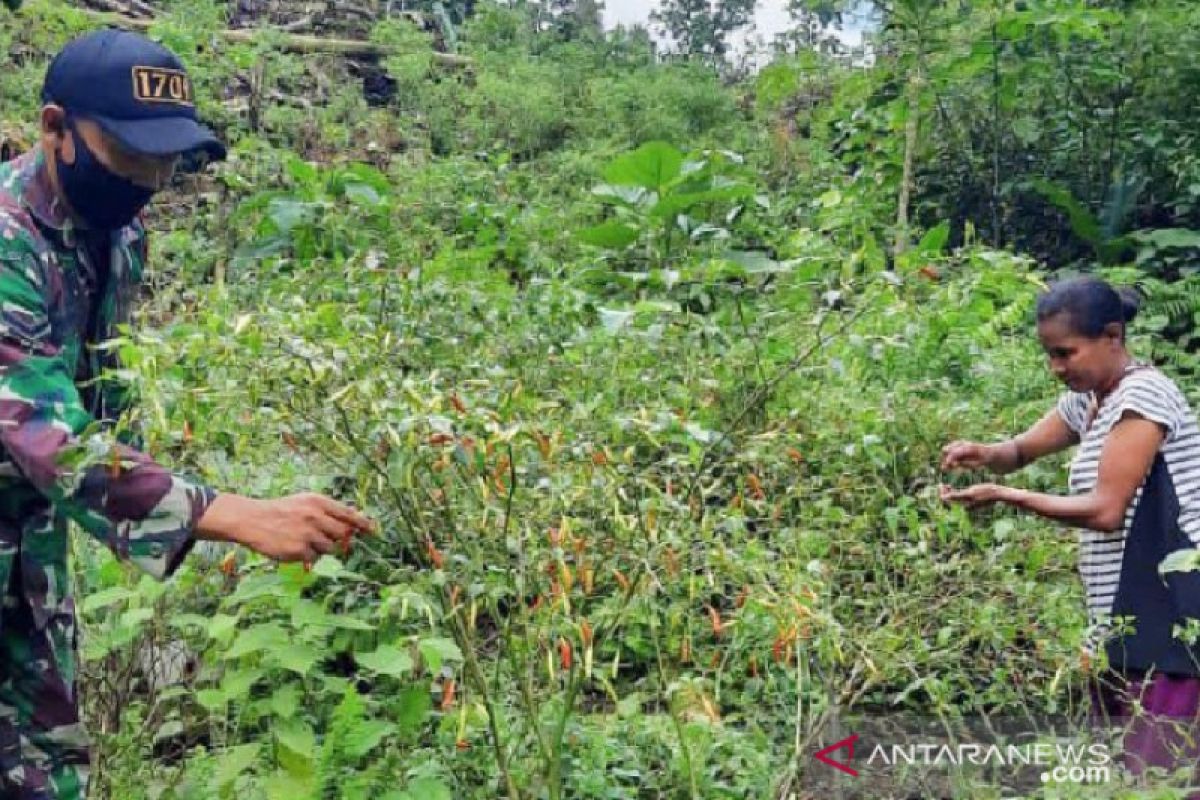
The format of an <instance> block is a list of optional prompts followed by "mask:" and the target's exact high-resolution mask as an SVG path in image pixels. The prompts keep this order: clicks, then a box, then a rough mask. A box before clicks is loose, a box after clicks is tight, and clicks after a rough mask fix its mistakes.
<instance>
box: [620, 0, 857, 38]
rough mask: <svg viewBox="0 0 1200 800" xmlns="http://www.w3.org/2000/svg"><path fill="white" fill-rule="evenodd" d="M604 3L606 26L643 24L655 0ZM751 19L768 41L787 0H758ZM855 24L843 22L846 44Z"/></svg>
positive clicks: (784, 19) (781, 24) (780, 24)
mask: <svg viewBox="0 0 1200 800" xmlns="http://www.w3.org/2000/svg"><path fill="white" fill-rule="evenodd" d="M604 3H605V5H604V24H605V26H606V27H609V28H611V27H613V26H614V25H620V24H624V25H632V24H637V23H641V24H643V25H644V24H647V23H648V21H649V19H650V12H651V11H652V10H653V9H654V8H655V7H656V6H657V5H658V2H657V0H604ZM754 23H755V28H756V34H757V35H759V36H761V37H762V38H763V40H764V41H766V42H770V41H771V39H772V38H773V37H774V36H775V34H776V33H779V32H780V31H783V30H785V29H786V28H787V27H788V23H789V20H788V13H787V0H758V11H757V13H756V14H755V18H754ZM855 27H856V26H855V25H854V23H853V22H850V23H849V24H848V25H847V28H848V29H849V30H846V31H844V32H843V38H844V39H845V40H846V41H847V43H848V44H852V45H853V44H857V43H858V42H859V41H860V40H861V36H860V35H859V31H858V30H856V29H855ZM740 38H744V37H739V39H740Z"/></svg>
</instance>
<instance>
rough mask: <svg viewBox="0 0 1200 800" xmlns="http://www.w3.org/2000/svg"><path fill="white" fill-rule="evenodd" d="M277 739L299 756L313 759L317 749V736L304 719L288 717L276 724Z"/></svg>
mask: <svg viewBox="0 0 1200 800" xmlns="http://www.w3.org/2000/svg"><path fill="white" fill-rule="evenodd" d="M274 733H275V739H276V741H278V742H279V744H280V745H282V746H283V747H286V748H287V749H288V750H291V751H292V752H293V753H295V754H296V755H298V756H301V757H303V758H306V759H308V760H310V761H311V760H312V758H313V756H314V754H315V753H316V751H317V736H316V734H315V733H313V729H312V727H311V726H310V725H309V724H308V723H307V722H305V721H304V720H302V719H288V720H284V721H282V722H278V723H276V724H275V728H274Z"/></svg>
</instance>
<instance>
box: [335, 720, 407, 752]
mask: <svg viewBox="0 0 1200 800" xmlns="http://www.w3.org/2000/svg"><path fill="white" fill-rule="evenodd" d="M395 732H396V726H395V725H393V724H392V723H390V722H382V721H379V720H363V721H361V722H359V723H357V724H356V725H354V727H352V728H351V729H350V730H349V731H347V732H346V736H345V739H344V740H343V744H344V745H345V748H346V752H347V753H348V754H349V755H350V756H351V757H353V758H362V757H363V756H365V755H366V754H367V753H369V752H371V751H372V750H373V749H375V747H377V746H378V745H379V743H380V742H382V741H383V739H384V737H385V736H387V735H388V734H390V733H395Z"/></svg>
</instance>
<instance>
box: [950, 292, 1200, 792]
mask: <svg viewBox="0 0 1200 800" xmlns="http://www.w3.org/2000/svg"><path fill="white" fill-rule="evenodd" d="M1137 309H1138V301H1137V296H1136V295H1135V294H1133V293H1132V292H1118V291H1117V290H1115V289H1113V287H1112V286H1110V285H1109V284H1107V283H1105V282H1104V281H1102V280H1099V279H1097V278H1092V277H1084V278H1076V279H1072V280H1068V281H1064V282H1061V283H1058V284H1055V285H1054V286H1053V287H1051V289H1050V291H1049V292H1047V293H1046V294H1044V295H1042V296H1041V297H1040V298H1039V299H1038V306H1037V320H1038V325H1037V331H1038V338H1039V339H1040V340H1041V344H1042V347H1043V349H1044V350H1045V352H1046V355H1047V358H1048V360H1049V366H1050V369H1051V371H1052V372H1053V373H1054V375H1055V377H1057V378H1058V379H1059V380H1061V381H1062V382H1063V383H1064V384H1066V386H1067V389H1068V391H1066V392H1065V393H1063V395H1062V396H1061V397H1060V398H1059V401H1058V403H1057V404H1056V407H1055V408H1053V409H1051V410H1050V411H1049V412H1048V413H1047V414H1046V415H1045V416H1044V417H1042V419H1040V420H1039V421H1038V422H1037V423H1036V424H1034V425H1033V426H1032V427H1031V428H1030V429H1029V430H1027V431H1025V432H1024V433H1022V434H1020V435H1018V436H1016V437H1014V438H1012V439H1009V440H1007V441H1004V442H1001V443H999V444H979V443H976V442H964V441H957V442H952V443H951V444H949V445H947V446H946V447H945V449H944V450H943V453H942V466H943V468H944V469H980V468H986V469H990V470H991V471H993V472H996V473H999V474H1004V473H1008V472H1012V471H1015V470H1017V469H1020V468H1021V467H1023V466H1025V465H1026V464H1028V463H1030V462H1031V461H1033V460H1035V459H1037V458H1040V457H1042V456H1046V455H1049V454H1051V453H1056V452H1058V451H1061V450H1065V449H1066V448H1068V447H1071V446H1072V445H1079V448H1078V450H1077V451H1076V453H1075V455H1074V458H1073V459H1072V461H1071V466H1070V471H1069V485H1070V494H1069V495H1067V496H1061V495H1051V494H1042V493H1038V492H1031V491H1026V490H1023V489H1017V488H1013V487H1009V486H1003V485H999V484H995V483H984V484H977V485H975V486H971V487H969V488H967V489H962V490H957V491H955V490H951V489H948V488H946V487H943V488H942V490H941V495H942V499H943V500H944V501H946V502H951V503H962V504H965V505H967V506H968V507H979V506H985V505H991V504H994V503H1004V504H1007V505H1010V506H1013V507H1015V508H1018V509H1021V510H1023V511H1028V512H1032V513H1034V514H1037V515H1039V516H1042V517H1045V518H1048V519H1052V520H1056V521H1058V522H1062V523H1064V524H1067V525H1069V526H1072V527H1076V528H1079V529H1080V530H1079V545H1080V562H1079V573H1080V576H1081V577H1082V579H1083V584H1084V588H1085V589H1086V592H1087V608H1088V617H1089V622H1090V623H1091V626H1090V630H1089V635H1088V637H1087V640H1086V641H1085V643H1084V651H1085V653H1087V654H1088V655H1089V656H1090V655H1094V654H1095V653H1096V652H1097V650H1098V649H1099V648H1100V647H1102V646H1103V647H1104V649H1105V652H1106V655H1107V656H1108V664H1109V668H1108V670H1107V671H1106V673H1105V674H1104V675H1102V676H1099V679H1098V680H1097V681H1096V682H1095V683H1094V684H1093V686H1092V702H1093V711H1094V712H1095V713H1096V714H1097V715H1099V716H1107V717H1110V718H1111V717H1118V718H1120V717H1125V718H1128V717H1130V716H1131V715H1132V712H1133V709H1134V706H1133V705H1132V701H1133V700H1135V699H1136V700H1140V707H1141V708H1142V710H1143V711H1144V712H1147V714H1149V715H1153V717H1155V718H1158V719H1160V720H1161V719H1162V718H1166V717H1170V718H1174V719H1176V720H1177V719H1179V718H1184V719H1185V720H1186V721H1187V722H1188V727H1189V728H1191V732H1192V735H1193V736H1194V737H1200V724H1197V723H1198V721H1200V644H1197V645H1189V644H1187V642H1186V641H1184V640H1183V639H1181V638H1176V637H1175V636H1174V632H1173V628H1174V626H1175V625H1176V624H1179V625H1185V624H1186V622H1187V620H1188V619H1190V618H1200V573H1192V572H1189V573H1179V572H1176V573H1167V574H1166V575H1164V576H1160V574H1159V572H1158V566H1159V564H1160V563H1161V561H1162V559H1163V558H1165V557H1166V556H1167V555H1168V554H1169V553H1171V552H1174V551H1176V550H1180V549H1188V548H1192V547H1195V546H1196V545H1200V428H1197V424H1196V417H1195V415H1194V414H1193V412H1192V410H1191V408H1190V406H1189V404H1188V402H1187V400H1186V398H1185V397H1184V396H1183V393H1182V392H1180V390H1179V388H1178V387H1177V386H1176V385H1175V383H1174V382H1173V381H1172V380H1171V379H1170V378H1168V377H1167V376H1166V375H1164V374H1163V373H1162V372H1160V371H1159V370H1157V369H1156V368H1154V367H1152V366H1149V365H1146V364H1142V363H1139V362H1137V361H1135V360H1134V359H1133V357H1132V356H1131V355H1130V353H1129V351H1128V350H1127V349H1126V344H1125V327H1126V325H1127V323H1129V322H1130V321H1131V320H1132V319H1133V318H1134V316H1135V315H1136V313H1137ZM1117 619H1120V620H1122V621H1123V622H1124V623H1128V624H1123V625H1120V626H1118V625H1114V624H1113V623H1114V621H1115V620H1117ZM1152 721H1153V719H1152V718H1150V717H1146V716H1142V717H1140V718H1139V719H1138V720H1136V721H1135V722H1134V723H1133V724H1134V727H1135V731H1134V732H1131V733H1130V734H1128V735H1127V736H1126V739H1125V752H1126V756H1125V758H1126V764H1127V765H1128V766H1129V767H1130V769H1131V770H1132V771H1134V772H1141V771H1142V768H1144V766H1147V765H1154V766H1167V767H1169V766H1172V765H1174V764H1175V763H1193V764H1194V763H1196V762H1197V760H1198V759H1200V749H1198V748H1197V745H1195V744H1193V745H1191V749H1190V752H1189V753H1188V755H1187V759H1190V760H1188V761H1186V762H1176V761H1175V760H1174V759H1173V758H1172V757H1171V754H1170V753H1169V752H1168V750H1169V749H1170V745H1171V743H1172V742H1173V741H1175V740H1176V739H1177V738H1178V736H1177V735H1175V734H1173V733H1172V730H1171V726H1169V725H1167V726H1155V725H1151V724H1150V723H1151V722H1152ZM1139 726H1140V727H1139ZM1196 797H1197V798H1200V795H1196Z"/></svg>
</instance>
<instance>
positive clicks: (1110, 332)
mask: <svg viewBox="0 0 1200 800" xmlns="http://www.w3.org/2000/svg"><path fill="white" fill-rule="evenodd" d="M1104 335H1105V336H1107V337H1108V338H1109V339H1111V340H1112V341H1114V342H1116V343H1118V344H1120V343H1121V342H1123V341H1124V340H1125V324H1124V323H1123V322H1110V323H1108V324H1107V325H1105V326H1104Z"/></svg>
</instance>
